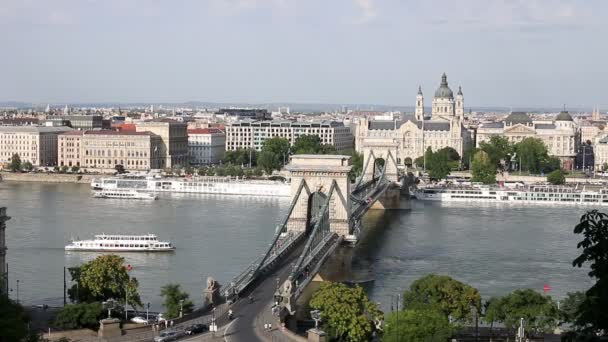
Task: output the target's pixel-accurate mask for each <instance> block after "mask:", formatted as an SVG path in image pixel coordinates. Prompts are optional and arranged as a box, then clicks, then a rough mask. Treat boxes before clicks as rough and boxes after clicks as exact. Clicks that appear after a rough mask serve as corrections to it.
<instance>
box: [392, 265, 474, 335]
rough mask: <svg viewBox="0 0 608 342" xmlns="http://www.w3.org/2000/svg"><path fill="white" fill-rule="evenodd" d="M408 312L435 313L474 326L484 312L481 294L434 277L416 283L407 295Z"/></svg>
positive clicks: (405, 304) (449, 279)
mask: <svg viewBox="0 0 608 342" xmlns="http://www.w3.org/2000/svg"><path fill="white" fill-rule="evenodd" d="M403 306H404V307H406V308H408V309H432V310H437V311H439V312H441V313H442V314H443V315H444V316H445V317H446V318H447V317H448V316H450V317H451V318H452V319H453V320H454V321H456V322H461V323H467V322H469V323H470V322H474V321H475V318H476V317H478V315H479V314H480V312H481V295H480V294H479V291H478V290H477V289H476V288H474V287H472V286H470V285H467V284H465V283H462V282H460V281H458V280H455V279H453V278H451V277H448V276H444V275H436V274H430V275H427V276H424V277H422V278H420V279H418V280H416V281H414V282H413V283H412V285H411V286H410V289H409V290H408V291H406V292H405V293H404V295H403Z"/></svg>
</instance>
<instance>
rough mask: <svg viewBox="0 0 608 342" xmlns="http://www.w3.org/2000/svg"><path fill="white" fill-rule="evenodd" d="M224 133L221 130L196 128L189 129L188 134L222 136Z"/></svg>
mask: <svg viewBox="0 0 608 342" xmlns="http://www.w3.org/2000/svg"><path fill="white" fill-rule="evenodd" d="M221 133H224V132H223V131H222V130H221V129H219V128H195V129H189V130H188V134H221Z"/></svg>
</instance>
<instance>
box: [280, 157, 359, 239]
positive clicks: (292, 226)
mask: <svg viewBox="0 0 608 342" xmlns="http://www.w3.org/2000/svg"><path fill="white" fill-rule="evenodd" d="M351 168H352V166H351V164H350V157H349V156H345V155H316V154H297V155H293V156H291V158H290V163H289V165H287V167H286V169H287V170H288V171H289V174H290V177H291V194H292V196H295V195H296V193H297V191H298V187H299V186H300V182H301V180H302V179H304V181H305V182H306V183H305V186H304V189H303V190H302V192H301V193H300V196H299V198H298V200H297V202H296V205H295V207H294V209H293V212H292V214H291V217H290V218H289V221H287V230H288V231H303V230H306V229H307V227H308V223H309V222H310V219H311V217H314V216H315V214H316V213H317V212H318V211H319V210H320V208H321V206H322V205H323V203H325V199H326V198H327V195H328V192H329V190H330V188H331V185H332V183H333V181H334V180H335V181H336V184H337V186H336V188H335V189H334V192H333V195H332V197H331V198H330V202H329V222H330V223H329V226H330V230H331V231H332V232H334V233H336V234H338V235H340V236H343V235H348V234H349V233H350V232H349V230H350V228H349V224H348V220H349V215H350V206H351V203H350V180H349V179H348V173H349V172H350V169H351Z"/></svg>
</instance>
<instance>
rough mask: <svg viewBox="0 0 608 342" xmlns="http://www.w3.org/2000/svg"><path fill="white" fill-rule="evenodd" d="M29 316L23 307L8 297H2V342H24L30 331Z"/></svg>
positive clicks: (0, 337) (0, 306)
mask: <svg viewBox="0 0 608 342" xmlns="http://www.w3.org/2000/svg"><path fill="white" fill-rule="evenodd" d="M29 321H30V318H29V316H28V315H27V313H26V312H25V310H23V307H22V306H21V305H19V304H17V303H15V302H13V301H12V300H10V299H8V298H7V296H6V295H2V296H0V341H7V342H8V341H23V340H25V339H26V338H28V335H30V334H31V333H30V332H29V331H28V322H29Z"/></svg>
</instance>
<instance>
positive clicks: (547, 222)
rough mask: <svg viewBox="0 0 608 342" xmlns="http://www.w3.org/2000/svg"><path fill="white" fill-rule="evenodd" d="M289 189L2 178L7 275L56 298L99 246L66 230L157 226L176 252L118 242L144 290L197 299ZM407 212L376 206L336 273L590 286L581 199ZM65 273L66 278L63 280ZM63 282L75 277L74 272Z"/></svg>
mask: <svg viewBox="0 0 608 342" xmlns="http://www.w3.org/2000/svg"><path fill="white" fill-rule="evenodd" d="M289 201H290V199H288V198H281V199H276V198H274V199H273V198H268V197H241V196H222V195H206V194H167V193H162V194H160V199H159V200H157V201H125V200H107V199H95V198H92V196H91V193H90V189H89V186H88V185H77V184H37V183H10V182H0V206H7V207H8V214H9V215H10V216H11V217H12V219H11V220H10V221H9V222H8V227H7V230H6V238H7V245H8V248H9V249H8V263H9V271H10V283H11V286H12V287H15V285H16V283H15V282H16V279H19V280H20V299H21V300H23V301H25V302H26V303H36V304H38V303H41V302H47V303H51V302H52V303H56V304H58V303H60V302H61V301H62V291H63V267H64V266H67V267H71V266H76V265H80V264H81V263H83V262H86V261H89V260H92V259H93V258H95V257H96V256H97V255H99V254H100V253H92V252H67V253H66V252H65V251H64V250H63V248H64V246H65V245H66V244H67V243H68V240H69V238H70V237H71V236H79V237H80V238H92V237H93V235H94V234H98V233H102V232H105V233H108V234H110V233H120V234H145V233H153V234H157V235H158V237H159V239H161V240H164V241H170V242H171V243H173V244H174V245H175V246H176V247H177V250H176V251H175V252H173V253H121V255H122V256H124V257H125V259H126V262H127V263H129V264H131V265H133V267H134V268H133V271H132V272H131V274H132V275H133V276H135V277H137V278H138V280H139V281H140V284H141V291H140V292H141V297H142V301H144V302H148V301H149V302H151V306H152V308H153V309H159V308H160V302H161V299H160V297H159V293H160V287H161V286H163V285H165V284H167V283H169V282H172V283H179V284H181V285H182V287H183V288H184V289H185V290H186V291H188V292H189V293H190V295H191V297H192V298H193V300H195V301H200V300H201V298H202V294H201V292H202V290H203V289H204V287H205V281H206V278H207V277H208V276H213V277H215V278H216V279H218V280H219V281H220V282H221V283H225V282H226V281H228V280H229V279H231V278H232V277H233V276H235V275H236V274H237V273H239V272H240V271H241V270H242V269H243V267H244V266H246V265H248V264H250V263H251V262H252V260H254V259H255V258H256V257H257V256H259V255H260V254H262V253H263V252H264V250H265V248H266V247H267V244H268V243H269V241H270V239H271V237H272V236H273V234H274V231H275V227H276V225H277V224H278V223H279V222H280V221H281V220H282V218H283V215H284V214H285V211H286V210H287V207H288V206H289ZM412 207H413V209H412V210H411V211H386V212H384V211H370V212H369V213H368V214H367V215H366V217H365V218H364V222H363V224H364V231H363V238H362V240H361V242H360V243H359V244H358V245H357V246H356V247H355V248H343V249H340V250H339V251H338V252H339V253H337V256H336V257H334V258H332V259H331V260H330V263H333V264H332V265H330V266H328V267H326V269H330V270H332V272H330V273H333V274H331V277H333V278H336V279H340V280H352V281H355V282H364V283H365V284H366V287H367V288H369V291H370V294H371V296H372V298H373V299H374V301H380V302H382V303H383V306H384V308H385V309H388V306H387V303H389V304H390V296H391V295H395V294H397V293H398V292H402V291H403V290H404V289H406V288H407V287H408V286H409V285H410V284H411V283H412V281H414V280H415V279H417V278H419V277H421V276H423V275H426V274H428V273H439V274H448V275H451V276H453V277H455V278H457V279H459V280H462V281H465V282H467V283H469V284H471V285H473V286H475V287H477V288H478V289H479V290H480V291H481V293H482V295H483V296H484V297H487V296H491V295H500V294H504V293H506V292H509V291H512V290H513V289H516V288H523V287H530V288H533V289H537V290H540V289H542V286H543V285H544V284H545V283H547V284H549V285H551V287H552V288H553V290H552V292H551V294H552V295H554V296H555V297H558V298H561V297H563V296H564V295H565V293H566V292H568V291H574V290H581V289H585V288H587V287H589V286H590V284H591V280H590V279H589V277H588V276H587V274H586V273H587V271H586V270H585V269H577V268H573V267H572V266H571V261H572V260H573V259H574V258H575V257H576V256H577V254H578V252H577V250H576V242H577V241H578V239H579V237H577V236H575V235H574V234H573V233H572V229H573V227H574V225H575V224H576V222H577V221H578V219H579V217H580V215H581V214H583V213H584V212H585V208H581V207H565V206H553V207H539V206H527V205H526V206H512V205H502V204H487V205H484V204H479V203H476V204H474V205H473V204H466V203H454V204H441V203H431V202H414V203H413V206H412ZM68 281H69V279H68ZM68 286H70V284H69V283H68Z"/></svg>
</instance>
